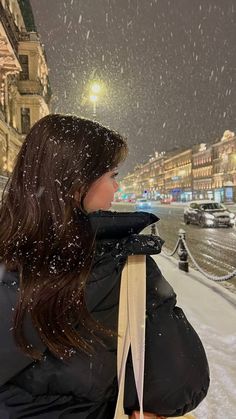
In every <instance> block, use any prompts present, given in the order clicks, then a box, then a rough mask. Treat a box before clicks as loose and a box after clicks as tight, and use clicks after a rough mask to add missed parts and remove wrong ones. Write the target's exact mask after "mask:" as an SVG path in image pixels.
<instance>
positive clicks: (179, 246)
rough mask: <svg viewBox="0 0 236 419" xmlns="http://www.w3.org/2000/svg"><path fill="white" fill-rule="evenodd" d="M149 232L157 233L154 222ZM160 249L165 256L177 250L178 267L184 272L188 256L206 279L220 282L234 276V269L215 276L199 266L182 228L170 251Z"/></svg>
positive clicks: (172, 254) (235, 271) (186, 268)
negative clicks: (225, 273)
mask: <svg viewBox="0 0 236 419" xmlns="http://www.w3.org/2000/svg"><path fill="white" fill-rule="evenodd" d="M151 234H154V235H157V234H158V232H157V227H156V225H155V224H153V225H152V226H151ZM162 251H163V253H164V255H165V256H167V257H172V256H174V254H175V253H176V252H178V256H179V259H180V260H179V269H180V270H182V271H185V272H188V271H189V269H188V268H189V266H188V256H189V257H190V259H191V261H192V262H193V265H194V266H195V268H196V269H197V270H198V271H199V272H201V274H202V275H204V276H205V277H206V278H207V279H210V280H211V281H215V282H221V281H228V280H229V279H232V278H233V277H235V276H236V270H234V271H233V272H231V273H229V274H227V275H223V276H216V275H212V274H210V273H209V272H205V271H204V270H203V269H202V268H201V266H199V264H198V263H197V262H196V260H195V259H194V257H193V255H192V253H191V251H190V250H189V247H188V245H187V243H186V233H185V231H184V230H183V229H180V230H179V238H178V240H177V242H176V245H175V247H174V249H173V251H172V252H167V251H166V250H165V249H163V248H162Z"/></svg>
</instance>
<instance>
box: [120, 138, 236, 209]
mask: <svg viewBox="0 0 236 419" xmlns="http://www.w3.org/2000/svg"><path fill="white" fill-rule="evenodd" d="M121 190H123V191H126V192H127V193H128V194H130V195H131V194H135V195H136V196H146V197H147V198H149V199H154V200H159V199H161V198H170V199H171V200H174V201H182V202H183V201H190V200H191V199H215V200H216V201H218V202H226V203H227V202H228V203H231V202H236V136H235V134H234V132H232V131H229V130H227V131H225V132H224V134H223V137H222V138H221V140H220V141H218V142H216V143H214V144H198V145H194V146H193V147H192V149H188V150H184V151H179V152H177V151H172V152H168V153H167V154H166V153H165V152H162V153H161V154H159V155H158V153H156V155H155V157H152V158H150V159H149V161H148V162H146V163H144V164H143V165H139V166H137V167H136V169H135V170H134V172H133V173H129V175H128V176H126V177H125V178H124V179H123V181H122V182H121Z"/></svg>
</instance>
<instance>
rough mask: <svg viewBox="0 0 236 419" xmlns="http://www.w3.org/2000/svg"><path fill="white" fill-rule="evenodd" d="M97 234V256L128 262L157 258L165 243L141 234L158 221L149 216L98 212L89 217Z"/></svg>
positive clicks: (137, 213)
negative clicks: (136, 258)
mask: <svg viewBox="0 0 236 419" xmlns="http://www.w3.org/2000/svg"><path fill="white" fill-rule="evenodd" d="M89 219H90V223H91V226H92V229H93V231H94V232H96V256H97V257H98V258H99V257H101V256H103V255H104V254H106V255H108V254H110V256H111V257H114V258H117V257H121V258H124V257H125V258H126V257H127V256H129V255H142V254H146V255H154V254H158V253H160V252H161V247H162V245H163V243H164V241H163V240H162V239H161V238H160V237H158V236H154V235H151V234H139V233H140V232H141V231H142V230H143V229H144V228H145V227H148V226H149V225H151V224H153V223H155V222H157V221H158V220H159V218H158V217H157V216H156V215H154V214H151V213H148V212H113V211H98V212H96V213H91V214H90V215H89Z"/></svg>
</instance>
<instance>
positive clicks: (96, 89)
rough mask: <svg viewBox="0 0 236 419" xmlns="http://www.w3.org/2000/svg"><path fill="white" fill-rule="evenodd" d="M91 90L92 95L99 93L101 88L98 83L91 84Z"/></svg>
mask: <svg viewBox="0 0 236 419" xmlns="http://www.w3.org/2000/svg"><path fill="white" fill-rule="evenodd" d="M91 90H92V92H93V93H99V92H100V90H101V86H100V85H99V84H98V83H93V84H92V86H91Z"/></svg>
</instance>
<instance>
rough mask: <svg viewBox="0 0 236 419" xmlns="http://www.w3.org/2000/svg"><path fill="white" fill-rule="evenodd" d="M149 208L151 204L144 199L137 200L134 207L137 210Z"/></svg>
mask: <svg viewBox="0 0 236 419" xmlns="http://www.w3.org/2000/svg"><path fill="white" fill-rule="evenodd" d="M151 206H152V204H151V202H150V201H148V200H147V199H146V198H139V199H137V200H136V205H135V207H136V209H137V210H139V209H145V208H147V209H149V208H151Z"/></svg>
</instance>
